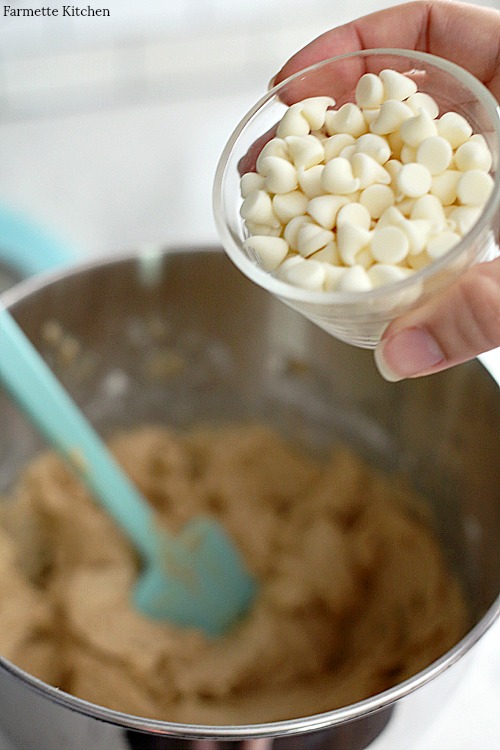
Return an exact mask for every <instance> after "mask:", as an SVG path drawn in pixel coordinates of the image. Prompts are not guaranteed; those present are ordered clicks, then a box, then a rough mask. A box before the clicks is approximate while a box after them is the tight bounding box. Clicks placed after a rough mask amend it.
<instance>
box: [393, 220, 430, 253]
mask: <svg viewBox="0 0 500 750" xmlns="http://www.w3.org/2000/svg"><path fill="white" fill-rule="evenodd" d="M398 229H401V231H402V232H404V233H405V235H406V236H407V238H408V242H409V243H410V247H409V251H408V252H409V253H410V255H418V254H419V253H421V252H422V250H425V247H426V245H427V242H428V240H429V237H430V235H431V232H432V222H430V221H428V220H427V219H413V220H411V219H405V220H404V221H402V222H401V223H399V224H398Z"/></svg>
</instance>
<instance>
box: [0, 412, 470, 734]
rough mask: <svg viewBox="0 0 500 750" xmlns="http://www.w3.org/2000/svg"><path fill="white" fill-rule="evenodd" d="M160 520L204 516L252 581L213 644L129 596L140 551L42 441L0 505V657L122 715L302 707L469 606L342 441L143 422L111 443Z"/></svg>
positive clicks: (375, 676) (405, 504)
mask: <svg viewBox="0 0 500 750" xmlns="http://www.w3.org/2000/svg"><path fill="white" fill-rule="evenodd" d="M111 447H112V450H113V451H114V453H115V455H116V457H117V458H118V460H119V461H120V462H121V463H122V465H123V466H124V467H125V469H126V471H127V472H128V473H129V474H130V476H131V478H132V480H133V481H134V482H136V483H137V485H138V487H139V488H140V490H141V491H142V492H143V493H144V494H145V495H146V496H147V497H148V498H149V499H150V501H151V503H152V504H153V506H154V507H155V509H156V511H157V512H158V515H159V517H160V519H161V520H162V521H163V522H164V523H166V524H167V525H168V526H169V527H170V529H172V530H175V529H176V528H179V527H180V526H181V525H182V524H183V523H184V522H185V521H186V520H187V519H188V518H190V517H192V516H193V515H196V514H199V513H200V512H201V513H210V514H213V515H214V516H215V517H216V518H218V519H219V520H220V522H221V523H222V524H224V526H225V527H226V528H227V530H228V532H229V533H230V535H231V536H232V538H233V539H234V540H235V542H236V543H237V544H238V545H239V547H240V548H241V550H242V553H243V555H244V557H245V558H246V561H247V564H248V567H249V569H251V570H252V571H253V573H254V574H255V575H256V576H257V577H258V579H259V581H260V592H259V597H258V601H257V602H256V604H255V606H254V608H253V610H252V611H251V613H250V614H249V616H248V617H247V618H246V620H245V621H244V622H242V623H241V624H240V625H239V626H237V627H236V628H235V629H234V630H232V631H231V632H230V633H228V634H227V635H226V636H225V637H223V638H221V639H219V640H215V641H210V640H208V639H207V638H206V637H204V635H203V634H201V633H199V632H196V631H188V630H180V629H177V628H175V627H172V626H170V625H168V624H164V623H157V622H152V621H148V620H147V619H145V618H144V617H142V616H141V615H140V614H138V613H137V612H135V611H134V610H133V609H132V608H131V606H130V603H129V591H130V588H131V585H132V583H133V581H134V579H135V577H136V575H137V570H138V560H137V559H136V557H135V555H134V553H133V552H132V551H131V549H130V547H129V545H128V543H127V542H126V541H125V539H124V538H123V537H122V535H121V533H120V532H119V530H118V529H117V528H116V527H115V526H114V524H113V523H112V522H111V521H110V520H109V519H108V518H107V517H106V515H105V514H104V513H103V512H102V511H101V509H100V508H99V507H98V506H97V505H96V504H94V502H93V501H92V499H91V497H90V496H89V494H88V492H87V491H86V489H85V488H84V487H82V485H81V484H79V482H78V481H77V480H76V479H75V477H74V476H73V475H72V473H71V471H70V470H69V469H68V468H67V467H66V466H65V465H64V463H63V462H62V461H61V460H60V459H59V458H58V457H57V456H55V455H54V454H52V453H49V454H46V455H43V456H41V457H39V458H38V459H36V460H34V461H33V462H32V463H31V464H30V465H29V466H28V467H27V468H26V470H25V472H24V474H23V476H22V478H21V479H20V481H19V483H18V486H17V487H16V489H15V492H14V493H13V497H11V498H9V499H8V500H7V501H6V502H5V503H3V505H2V517H1V520H2V523H1V524H0V654H2V655H3V656H4V657H6V658H7V659H9V660H11V661H12V662H14V663H15V664H17V665H18V666H20V667H21V668H23V669H25V670H27V671H28V672H29V673H31V674H33V675H35V676H37V677H39V678H41V679H43V680H45V681H46V682H48V683H51V684H52V685H55V686H57V687H58V688H60V689H61V690H65V691H67V692H69V693H72V694H73V695H76V696H79V697H81V698H84V699H86V700H88V701H91V702H94V703H98V704H101V705H103V706H107V707H110V708H113V709H117V710H120V711H124V712H128V713H132V714H138V715H141V716H144V717H152V718H156V719H163V720H170V721H180V722H189V723H202V724H242V723H257V722H264V721H271V720H279V719H287V718H292V717H299V716H305V715H308V714H311V713H316V712H321V711H325V710H330V709H333V708H336V707H339V706H343V705H346V704H349V703H352V702H354V701H357V700H360V699H362V698H365V697H367V696H370V695H372V694H374V693H377V692H379V691H381V690H384V689H386V688H388V687H389V686H391V685H394V684H396V683H398V682H401V681H402V680H404V679H406V678H407V677H410V676H411V675H412V674H414V673H415V672H417V671H419V670H421V669H422V668H424V667H426V666H427V665H428V664H429V663H430V662H432V661H433V660H434V659H436V658H437V657H439V656H440V655H442V654H443V653H444V652H445V651H447V650H448V649H449V648H450V647H451V646H452V645H454V644H455V643H456V642H457V641H458V640H459V638H460V637H461V636H462V635H463V634H464V633H465V631H466V628H467V612H466V607H465V604H464V599H463V596H462V593H461V590H460V587H459V585H458V583H457V581H456V580H455V579H454V578H453V576H452V574H451V573H450V571H449V570H448V569H447V566H446V564H445V561H444V559H443V556H442V553H441V551H440V548H439V545H438V543H437V542H436V540H435V538H434V536H433V534H432V531H431V529H430V525H429V523H428V519H426V517H425V516H424V515H423V513H422V511H421V510H418V508H421V507H422V504H421V503H420V502H418V501H415V498H414V497H413V496H412V494H411V492H410V491H409V490H408V489H407V488H404V487H403V486H402V485H401V483H399V482H398V481H396V480H395V479H394V478H388V477H384V476H381V475H380V474H378V473H376V472H375V471H374V470H373V469H372V468H370V467H368V466H367V465H365V464H364V463H363V462H362V461H361V460H360V459H358V458H357V457H355V456H354V455H352V454H351V453H350V452H348V451H346V450H343V449H341V450H337V451H335V452H334V454H333V455H332V457H331V458H330V460H329V461H327V462H326V463H325V462H320V461H319V460H316V459H313V458H311V457H308V456H306V455H305V454H304V453H302V452H299V451H298V450H295V449H294V448H293V447H291V446H290V445H288V444H287V443H286V442H284V441H283V439H282V438H281V437H279V436H278V435H277V434H276V433H275V432H273V431H272V430H270V429H268V428H267V427H263V426H260V425H237V426H226V427H219V428H213V429H209V428H207V429H198V430H195V431H192V432H189V433H186V434H180V433H174V432H173V431H170V430H167V429H162V428H157V427H144V428H140V429H137V430H135V431H133V432H129V433H126V434H122V435H119V436H117V437H116V439H114V440H113V441H112V443H111Z"/></svg>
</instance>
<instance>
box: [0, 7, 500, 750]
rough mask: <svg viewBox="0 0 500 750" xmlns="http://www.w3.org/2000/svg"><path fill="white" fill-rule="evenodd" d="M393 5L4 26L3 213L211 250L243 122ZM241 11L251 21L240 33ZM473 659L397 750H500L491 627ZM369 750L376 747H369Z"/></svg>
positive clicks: (87, 239) (100, 249)
mask: <svg viewBox="0 0 500 750" xmlns="http://www.w3.org/2000/svg"><path fill="white" fill-rule="evenodd" d="M498 2H499V0H489V2H485V3H483V4H485V5H488V4H489V5H491V6H493V7H498ZM389 4H394V3H388V2H385V3H384V2H383V3H377V2H374V0H353V2H351V3H348V4H345V3H344V4H338V3H331V2H326V1H325V0H316V1H315V2H314V1H312V2H310V3H308V4H307V9H305V5H304V4H303V3H302V4H301V3H298V2H295V0H288V2H283V1H281V2H280V1H278V2H276V3H274V4H273V5H272V6H270V5H269V3H267V2H263V1H261V0H259V1H258V2H257V0H254V4H253V5H252V4H250V6H249V5H248V4H247V5H245V6H244V5H243V4H239V3H237V4H235V3H234V2H232V3H231V2H229V0H227V2H224V1H223V0H206V2H203V0H200V2H195V0H185V2H184V3H173V4H171V3H158V2H153V0H146V1H145V3H144V4H143V6H142V7H143V9H144V8H146V9H148V10H149V16H148V14H146V15H145V17H144V18H142V16H140V7H141V4H140V3H135V4H132V3H129V2H123V5H120V3H119V2H118V1H117V0H112V2H108V3H107V5H108V7H111V8H113V9H114V10H113V12H114V19H113V18H112V19H111V23H112V24H114V25H111V26H108V27H107V28H105V27H104V26H100V25H99V26H94V32H93V36H92V43H90V42H89V38H88V33H87V31H86V32H85V33H84V29H83V26H78V25H77V24H73V26H72V29H73V40H72V45H68V44H67V43H66V46H64V45H63V44H62V42H61V37H56V36H53V39H52V36H51V34H52V35H54V34H55V32H54V29H53V28H49V27H45V32H44V33H42V30H41V29H38V31H36V30H35V28H34V27H32V33H33V39H32V41H31V44H30V43H29V39H28V33H27V31H26V28H27V27H25V29H24V31H23V30H22V29H20V27H19V25H14V24H13V23H12V21H11V22H10V27H9V28H7V27H6V25H5V24H4V25H3V26H2V27H1V28H0V105H2V106H1V107H0V202H3V203H5V204H7V205H11V206H13V207H15V208H17V209H20V210H22V211H24V212H25V213H26V214H27V215H29V216H31V217H32V218H35V219H36V220H37V221H39V222H41V223H42V224H44V225H46V226H47V227H50V228H51V229H52V230H53V231H56V232H57V233H58V234H59V235H60V236H61V237H64V238H65V239H66V240H67V242H68V243H69V244H70V245H71V246H74V247H77V248H79V250H80V252H81V253H82V255H83V256H87V255H88V256H93V255H103V254H106V253H113V252H116V251H120V250H123V249H127V248H132V247H135V246H137V245H138V244H144V243H160V244H179V243H181V244H186V243H202V244H204V243H216V242H218V240H217V235H216V231H215V225H214V221H213V217H212V207H211V187H212V180H213V175H214V172H215V167H216V164H217V161H218V158H219V155H220V153H221V151H222V148H223V146H224V144H225V142H226V140H227V138H228V136H229V135H230V133H231V131H232V129H233V128H234V127H235V126H236V124H237V122H238V121H239V119H240V118H241V116H242V115H243V114H244V113H245V112H246V111H247V109H248V108H249V107H250V106H251V105H252V104H253V103H254V102H255V101H256V100H257V99H258V98H259V97H260V96H261V95H262V94H263V93H264V91H265V88H266V85H267V81H268V80H269V79H270V78H271V77H272V76H273V75H274V73H275V72H276V70H277V69H278V68H279V67H280V66H281V64H282V63H283V62H284V60H286V59H287V57H288V56H289V55H291V54H292V53H293V52H294V51H295V50H296V49H297V48H298V47H300V46H302V45H303V44H305V43H306V42H307V41H309V40H310V39H312V38H313V37H314V36H316V35H317V34H319V33H321V32H322V31H324V30H326V29H327V28H329V27H331V26H333V25H335V24H337V23H341V22H344V21H347V20H350V19H351V18H354V17H356V16H358V15H361V14H363V13H364V12H367V11H371V10H374V9H376V8H378V7H383V6H384V5H389ZM29 5H30V3H29V2H23V6H25V7H27V6H29ZM38 5H40V3H38ZM236 5H238V7H240V6H241V8H240V9H245V13H246V16H245V18H244V19H243V20H244V23H243V22H240V21H239V19H238V17H237V14H236V11H235V6H236ZM174 6H175V8H176V12H175V13H174V10H173V9H174ZM120 7H121V8H122V9H125V8H127V9H128V10H127V12H128V13H129V15H128V16H127V14H126V13H125V10H123V13H122V15H120ZM270 7H272V9H273V14H274V15H272V17H271V16H270V13H271V11H270V10H269V9H270ZM167 8H168V9H170V10H169V13H170V16H169V18H168V19H166V18H165V17H164V15H163V16H162V13H163V14H165V13H166V12H167ZM306 11H307V12H306ZM242 12H243V11H242ZM134 14H135V15H134ZM138 14H139V15H138ZM141 19H142V21H143V23H140V22H139V21H141ZM152 19H154V22H155V24H156V25H155V32H154V33H153V31H152V25H151V24H152ZM30 20H31V21H33V20H34V19H30ZM148 22H149V25H148ZM101 23H102V22H101V21H100V22H99V24H101ZM86 28H87V27H86ZM188 30H189V33H188ZM44 34H45V36H44ZM86 34H87V36H86ZM47 35H48V37H47ZM64 38H65V39H66V42H67V35H66V37H64ZM47 39H48V41H47ZM51 44H52V47H51ZM2 52H3V54H2ZM52 53H53V54H52ZM35 73H36V74H35ZM475 652H476V657H475V662H474V664H473V666H472V668H471V671H470V673H469V675H468V678H467V680H466V681H464V682H463V683H462V684H461V685H460V686H459V688H458V689H457V692H456V693H455V695H454V696H453V698H452V699H451V700H450V702H449V704H448V705H447V706H446V708H445V709H443V712H442V715H441V716H440V717H439V718H437V719H436V721H435V722H433V723H432V724H431V725H429V728H428V731H427V733H426V735H425V737H424V738H423V739H422V740H421V741H419V742H418V744H415V743H414V744H413V745H412V744H411V739H410V738H408V740H407V742H406V743H405V747H406V748H407V750H497V749H498V748H499V747H500V708H499V707H500V623H497V624H496V625H495V626H494V627H493V628H492V629H491V630H490V632H489V633H487V634H486V636H485V637H484V638H483V639H482V640H481V641H480V642H479V644H477V646H476V647H475ZM394 737H396V735H394ZM390 741H391V739H390V735H389V734H388V735H387V736H386V738H385V742H386V743H389V742H390ZM396 741H397V740H396V739H394V742H396ZM379 747H381V745H380V744H379V741H378V740H377V741H375V743H373V745H372V746H371V748H372V750H379ZM383 747H384V750H386V748H387V750H401V746H400V745H396V744H394V745H393V746H391V745H388V744H384V746H383ZM0 750H7V745H6V744H5V743H4V744H2V742H1V738H0ZM9 750H10V748H9ZM33 750H35V749H33ZM89 750H90V749H89Z"/></svg>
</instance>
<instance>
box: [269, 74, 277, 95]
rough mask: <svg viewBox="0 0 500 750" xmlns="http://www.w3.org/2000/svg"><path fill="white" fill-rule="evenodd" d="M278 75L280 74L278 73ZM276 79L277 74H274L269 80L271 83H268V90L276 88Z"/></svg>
mask: <svg viewBox="0 0 500 750" xmlns="http://www.w3.org/2000/svg"><path fill="white" fill-rule="evenodd" d="M276 75H278V74H277V73H276ZM275 80H276V76H273V77H272V78H271V80H270V81H269V83H268V84H267V90H268V91H270V90H271V89H273V88H274V82H275Z"/></svg>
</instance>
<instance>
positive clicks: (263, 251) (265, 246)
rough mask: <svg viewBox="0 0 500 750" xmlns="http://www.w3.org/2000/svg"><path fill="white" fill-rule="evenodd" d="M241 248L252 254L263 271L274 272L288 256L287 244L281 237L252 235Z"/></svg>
mask: <svg viewBox="0 0 500 750" xmlns="http://www.w3.org/2000/svg"><path fill="white" fill-rule="evenodd" d="M243 247H244V248H245V250H246V251H247V252H250V253H254V255H255V256H256V258H257V261H258V262H259V264H260V265H261V266H262V268H263V269H264V270H265V271H275V270H276V268H278V266H279V265H280V263H282V261H283V260H284V259H285V258H286V256H287V254H288V243H287V242H286V241H285V240H284V239H283V238H282V237H262V236H258V235H257V236H255V235H254V236H252V237H249V238H248V239H247V240H245V241H244V243H243Z"/></svg>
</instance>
